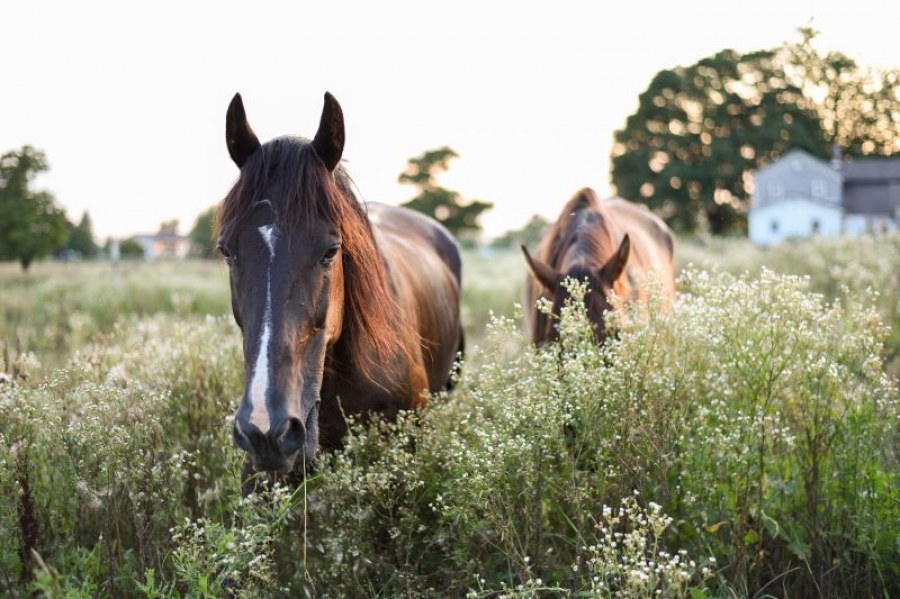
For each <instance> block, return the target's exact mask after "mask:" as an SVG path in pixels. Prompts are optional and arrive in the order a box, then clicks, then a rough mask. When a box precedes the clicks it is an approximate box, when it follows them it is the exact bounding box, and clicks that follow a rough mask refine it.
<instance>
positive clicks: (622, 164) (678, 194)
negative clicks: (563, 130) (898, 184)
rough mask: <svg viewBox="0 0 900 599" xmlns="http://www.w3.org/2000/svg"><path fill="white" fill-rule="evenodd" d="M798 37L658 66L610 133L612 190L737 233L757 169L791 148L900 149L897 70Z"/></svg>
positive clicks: (693, 225)
mask: <svg viewBox="0 0 900 599" xmlns="http://www.w3.org/2000/svg"><path fill="white" fill-rule="evenodd" d="M801 34H802V35H803V39H802V41H801V42H799V43H795V44H785V45H784V46H783V47H781V48H777V49H774V50H763V51H757V52H752V53H748V54H740V53H738V52H735V51H734V50H722V51H721V52H719V53H717V54H715V55H714V56H710V57H708V58H704V59H703V60H700V61H698V62H697V63H696V64H694V65H691V66H689V67H676V68H674V69H667V70H664V71H661V72H660V73H658V74H657V75H656V76H655V77H654V78H653V80H652V81H651V82H650V85H649V87H648V88H647V90H646V91H644V93H642V94H641V95H640V97H639V107H638V110H637V112H635V113H634V114H633V115H631V116H630V117H628V119H627V121H626V123H625V127H624V128H623V129H622V130H620V131H616V133H615V144H614V145H613V151H612V160H611V163H612V166H611V168H612V181H613V184H614V185H615V187H616V189H617V190H618V193H619V194H620V195H622V196H623V197H626V198H629V199H633V200H640V201H643V202H645V203H646V204H647V205H648V206H650V207H651V208H652V209H653V210H654V211H656V212H657V213H658V214H659V215H660V216H662V217H663V218H664V219H665V220H666V221H667V222H668V223H669V224H670V225H672V226H673V227H674V228H676V229H678V230H683V231H693V230H696V229H698V228H705V227H708V228H709V229H710V231H711V232H713V233H717V234H721V233H727V232H734V231H743V230H744V229H745V228H746V212H747V209H748V207H749V201H750V196H751V194H752V175H753V173H754V172H755V171H756V170H757V169H759V168H760V167H761V166H763V165H765V164H768V163H770V162H772V161H774V160H775V159H777V158H778V157H780V156H781V155H782V154H784V153H785V152H786V151H787V150H789V149H791V148H795V147H799V148H803V149H805V150H807V151H808V152H810V153H811V154H813V155H817V156H820V157H822V158H825V157H827V156H829V155H830V153H831V152H830V144H831V143H833V142H834V143H839V144H841V145H842V146H844V147H845V149H846V151H847V153H849V154H851V155H860V154H864V153H873V152H878V153H882V154H889V153H893V152H896V151H897V150H898V149H900V148H898V147H897V143H898V141H897V140H898V139H900V137H898V128H897V126H896V120H897V119H900V97H898V94H897V90H898V86H897V84H896V81H897V77H896V74H883V76H881V77H880V78H879V79H878V80H877V81H874V80H872V79H871V77H870V76H869V75H867V74H865V73H862V72H861V71H859V70H858V69H857V67H856V66H855V63H853V62H852V61H850V60H849V59H847V58H846V57H844V56H843V55H840V54H836V53H832V54H828V55H826V56H824V57H823V56H820V55H819V54H818V53H816V52H815V50H814V49H813V48H812V45H811V41H812V39H813V37H814V32H811V30H809V31H807V30H801ZM872 107H877V108H878V110H876V111H875V112H876V113H881V112H882V111H887V113H888V115H890V116H884V115H881V114H870V113H872V110H871V108H872ZM866 114H869V115H870V116H869V117H868V118H864V116H863V115H866ZM888 124H890V125H891V126H893V127H894V128H893V129H892V130H891V131H892V132H890V133H888V134H886V135H881V136H880V137H879V135H877V134H876V133H877V131H876V130H877V129H878V128H879V127H881V126H886V125H888ZM892 144H893V147H894V149H893V150H891V145H892Z"/></svg>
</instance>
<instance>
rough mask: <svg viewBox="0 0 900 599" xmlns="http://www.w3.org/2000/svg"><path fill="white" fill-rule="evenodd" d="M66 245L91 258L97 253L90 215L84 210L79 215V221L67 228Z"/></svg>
mask: <svg viewBox="0 0 900 599" xmlns="http://www.w3.org/2000/svg"><path fill="white" fill-rule="evenodd" d="M66 247H67V248H69V249H71V250H75V251H76V252H78V253H80V254H81V255H82V256H84V257H85V258H93V257H94V256H96V255H97V251H98V247H97V244H96V243H95V242H94V231H93V226H92V224H91V215H90V214H88V213H87V211H85V213H84V214H83V215H82V216H81V222H80V223H78V225H77V226H71V227H70V229H69V241H68V243H67V244H66Z"/></svg>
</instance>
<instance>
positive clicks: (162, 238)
mask: <svg viewBox="0 0 900 599" xmlns="http://www.w3.org/2000/svg"><path fill="white" fill-rule="evenodd" d="M134 240H135V241H136V242H138V243H139V244H140V246H141V247H142V248H143V249H144V260H146V261H148V262H152V261H153V260H158V259H179V260H180V259H182V258H185V257H186V256H187V255H188V252H189V251H190V249H191V241H190V239H188V238H187V237H184V236H182V235H174V234H171V233H156V234H154V235H137V236H135V238H134Z"/></svg>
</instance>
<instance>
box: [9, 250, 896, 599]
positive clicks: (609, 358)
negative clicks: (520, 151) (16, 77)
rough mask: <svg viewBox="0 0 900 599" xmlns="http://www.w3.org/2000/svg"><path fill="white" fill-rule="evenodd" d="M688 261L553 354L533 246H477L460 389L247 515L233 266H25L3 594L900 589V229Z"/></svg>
mask: <svg viewBox="0 0 900 599" xmlns="http://www.w3.org/2000/svg"><path fill="white" fill-rule="evenodd" d="M679 265H680V268H681V271H682V272H681V279H680V285H681V293H680V295H679V300H678V302H677V304H676V306H675V307H674V309H673V310H672V311H671V312H669V313H661V312H660V311H658V310H653V309H650V310H649V311H648V310H640V309H638V308H629V309H627V310H622V311H621V312H619V313H618V314H617V315H616V316H614V317H613V318H612V321H611V324H612V325H613V326H615V327H616V329H617V330H618V335H617V338H616V339H615V340H614V341H612V342H610V343H609V344H607V345H606V346H605V347H603V348H597V347H594V346H593V344H592V343H590V332H589V330H588V328H587V326H586V323H585V321H584V316H583V314H582V313H581V311H580V309H579V306H578V304H577V303H576V304H573V305H572V306H571V307H570V308H569V310H568V311H567V313H566V314H565V315H564V317H563V321H562V323H561V327H562V341H561V343H560V344H559V345H558V346H556V347H555V348H553V349H552V350H550V351H542V352H535V351H532V350H530V349H529V348H528V346H527V343H526V342H525V340H524V339H523V336H522V334H521V324H520V319H519V318H517V317H516V309H515V308H514V304H515V303H516V302H519V301H521V300H520V295H521V282H522V278H523V277H524V263H523V261H522V259H521V256H520V255H519V253H518V252H494V253H486V252H485V253H470V254H467V255H466V256H465V258H464V269H465V270H464V277H465V280H464V302H463V303H464V306H463V316H464V323H465V326H466V332H467V338H468V342H469V348H470V351H469V352H468V354H469V361H468V362H467V364H466V365H465V367H464V375H463V380H462V384H461V386H460V387H459V388H458V390H457V391H455V392H454V394H453V395H452V396H450V397H443V396H440V397H436V398H434V399H433V401H432V404H431V407H430V408H429V409H428V410H427V411H426V412H424V413H420V414H409V415H406V416H405V417H403V418H401V419H400V421H398V422H396V423H393V424H385V423H376V424H375V425H373V426H372V427H370V428H365V427H361V426H356V427H354V429H353V433H352V435H351V436H350V437H349V438H348V442H347V448H346V450H345V451H343V452H340V453H338V454H334V455H330V456H325V457H323V459H322V460H321V463H320V464H319V465H318V467H317V470H316V474H315V475H313V476H311V477H310V478H309V479H308V480H307V481H306V484H305V485H302V486H301V487H299V488H296V489H286V488H281V487H278V488H275V489H273V490H272V491H271V492H269V493H267V494H265V495H262V496H251V497H250V498H247V499H242V498H241V497H240V480H239V479H240V475H239V471H240V462H241V459H242V456H241V454H240V452H239V450H237V449H235V448H234V447H233V446H232V443H231V439H230V430H229V426H228V417H229V416H230V414H231V413H232V412H233V409H234V404H235V401H236V398H237V397H238V395H239V393H240V391H241V389H242V384H243V381H242V377H243V364H242V361H241V357H240V338H239V333H238V330H237V327H236V326H235V325H234V323H233V321H232V319H231V316H230V314H229V312H230V310H229V306H230V303H229V297H228V285H227V273H226V271H225V269H224V267H223V266H222V265H220V264H218V263H200V262H194V263H191V262H188V263H159V264H143V263H132V264H122V265H120V266H119V267H118V268H113V267H112V266H111V265H109V264H103V263H96V264H89V263H86V264H49V263H48V264H38V265H35V267H34V268H33V271H32V273H31V274H29V275H27V276H25V275H22V274H20V273H19V272H18V270H17V268H16V267H15V266H14V265H12V264H3V265H0V290H2V291H0V344H2V346H0V349H2V355H0V358H2V360H0V371H2V372H3V373H5V375H4V382H0V531H2V532H3V533H4V534H5V536H6V538H7V539H8V542H7V543H4V544H3V545H0V594H3V595H12V596H26V595H30V594H32V593H33V592H39V593H43V594H45V595H47V596H54V597H56V596H69V597H94V596H138V597H142V596H146V597H169V596H197V597H217V596H225V595H233V596H247V597H259V596H282V595H290V596H304V595H306V596H337V597H343V596H347V597H357V596H389V597H394V596H412V597H446V596H474V597H488V596H490V597H493V596H501V595H502V596H572V595H576V596H600V597H605V596H609V597H613V596H626V597H655V596H690V597H694V598H697V597H713V596H765V595H771V596H792V597H796V596H800V597H805V596H809V597H818V596H854V597H856V596H861V597H865V596H879V597H881V596H884V597H887V596H894V595H897V594H900V541H898V539H900V463H898V455H900V426H898V424H900V392H898V364H900V277H898V275H897V273H898V272H900V237H881V238H862V239H847V240H818V241H814V242H808V243H797V244H789V245H786V246H782V247H780V248H776V249H773V250H769V251H763V250H759V249H757V248H754V247H752V246H750V245H749V244H746V243H745V242H743V241H737V240H693V239H691V240H682V241H681V243H680V244H679ZM574 292H575V293H576V294H577V293H578V292H579V290H578V289H575V290H574ZM491 313H493V315H494V317H493V318H492V317H491ZM412 448H415V450H414V451H413V449H412Z"/></svg>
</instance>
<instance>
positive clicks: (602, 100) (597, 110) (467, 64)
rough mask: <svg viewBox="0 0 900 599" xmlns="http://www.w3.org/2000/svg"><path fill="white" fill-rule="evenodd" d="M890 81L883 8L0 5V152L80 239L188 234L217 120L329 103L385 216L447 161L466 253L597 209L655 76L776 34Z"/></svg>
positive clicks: (205, 202)
mask: <svg viewBox="0 0 900 599" xmlns="http://www.w3.org/2000/svg"><path fill="white" fill-rule="evenodd" d="M811 17H812V18H813V26H814V27H816V28H817V29H819V30H820V31H821V32H822V35H821V36H820V43H819V45H820V46H821V47H822V48H826V49H836V50H840V51H842V52H844V53H845V54H848V55H849V56H850V57H852V58H855V59H856V60H857V61H859V62H860V63H862V64H864V65H871V66H880V67H900V39H898V35H897V28H898V26H900V2H896V1H883V2H876V1H855V2H840V3H839V2H833V3H832V2H828V3H825V2H822V1H821V0H817V1H815V2H813V1H800V2H791V1H786V0H780V1H770V0H757V1H754V2H728V1H727V0H726V1H723V0H713V1H702V2H690V1H685V2H658V1H655V0H653V1H650V0H645V1H638V2H626V1H617V2H608V3H603V2H599V1H594V2H565V1H560V0H556V1H553V2H540V3H538V2H526V1H522V0H519V1H515V2H499V1H491V0H479V1H475V2H469V1H460V0H454V1H447V2H442V3H439V4H437V3H430V2H425V1H423V0H419V1H414V2H395V1H390V0H369V1H366V2H339V1H332V2H326V1H322V2H317V3H309V2H299V1H294V2H240V3H236V2H199V1H198V2H191V1H186V0H185V1H180V2H168V1H156V2H147V3H134V2H122V1H117V2H95V1H81V2H71V1H66V2H44V1H39V0H27V1H23V0H2V4H0V64H2V76H0V153H3V152H6V151H9V150H13V149H17V148H19V147H20V146H22V145H23V144H31V145H33V146H36V147H37V148H40V149H41V150H43V151H44V152H45V153H46V154H47V158H48V160H49V162H50V165H51V172H50V173H48V174H46V175H44V176H42V177H40V178H39V179H38V180H37V185H36V186H37V187H38V188H43V189H48V190H50V191H51V192H53V193H54V195H55V196H56V199H57V201H58V202H59V204H60V205H62V206H63V207H64V208H65V209H66V212H67V213H68V215H69V218H70V219H71V220H74V221H76V222H77V221H78V220H79V219H80V218H81V214H82V212H83V211H84V210H87V211H89V212H90V214H91V218H92V220H93V223H94V232H95V234H96V235H97V237H98V241H100V242H102V241H103V240H104V239H105V238H106V237H107V236H127V235H131V234H135V233H149V232H154V231H156V230H157V228H158V226H159V223H160V222H162V221H163V220H168V219H173V218H177V219H179V221H180V223H181V226H180V231H181V232H182V233H187V232H188V231H189V230H190V228H191V227H192V226H193V224H194V220H195V219H196V217H197V215H198V214H199V213H200V212H201V211H203V210H204V209H205V208H207V207H209V206H211V205H213V204H215V203H216V202H218V201H219V200H220V199H221V198H222V197H223V196H224V194H225V192H226V191H227V190H228V188H229V186H230V185H231V183H232V182H233V181H234V179H235V177H236V175H237V169H236V167H235V166H234V164H233V163H232V162H231V160H230V159H229V157H228V153H227V150H226V148H225V134H224V127H225V110H226V108H227V106H228V102H229V101H230V100H231V97H232V95H233V94H234V93H235V92H238V91H239V92H241V95H242V96H243V98H244V105H245V107H246V109H247V114H248V117H249V120H250V123H251V125H252V126H253V128H254V129H255V131H256V133H257V135H258V136H259V137H260V139H261V140H262V141H266V140H268V139H271V138H272V137H277V136H279V135H284V134H295V135H303V136H307V137H311V136H312V135H313V134H314V133H315V129H316V126H317V124H318V119H319V115H320V112H321V107H322V95H323V93H324V92H325V91H326V90H328V91H330V92H332V93H333V94H334V95H335V97H337V99H338V101H339V102H340V103H341V105H342V106H343V109H344V117H345V122H346V128H347V143H346V146H345V149H344V158H345V167H346V169H347V170H348V172H349V173H350V175H351V176H352V177H353V178H354V180H355V181H356V184H357V187H358V189H359V191H360V192H361V195H362V199H365V200H379V201H384V202H387V203H391V204H397V203H400V202H403V201H405V200H407V199H409V198H410V197H412V195H413V194H414V192H413V189H412V188H411V187H407V186H401V185H399V184H398V183H397V175H398V174H399V173H400V172H401V171H402V170H403V169H404V168H405V166H406V162H407V159H409V158H410V157H412V156H415V155H418V154H420V153H421V152H423V151H425V150H427V149H431V148H435V147H439V146H443V145H449V146H451V147H452V148H453V149H455V150H456V151H457V152H458V153H459V154H460V158H458V159H457V160H455V161H454V162H452V163H451V168H450V171H449V172H447V173H446V174H444V175H443V176H441V178H440V179H439V183H441V184H442V185H444V186H446V187H450V188H453V189H456V190H458V191H459V192H460V193H461V194H462V195H463V197H465V198H477V199H483V200H488V201H492V202H494V203H495V208H494V209H493V210H492V211H490V212H489V213H487V214H486V215H485V216H484V218H483V220H482V222H483V224H484V226H485V233H486V237H492V236H495V235H497V234H499V233H502V232H503V231H505V230H507V229H509V228H512V227H518V226H521V225H522V224H523V223H524V222H525V221H527V220H528V218H529V217H530V216H531V215H532V214H535V213H540V214H544V215H545V216H548V217H555V216H556V214H557V213H558V211H559V209H560V207H561V205H562V204H563V203H564V202H565V201H566V200H567V199H568V198H569V197H570V196H571V195H572V194H573V193H574V192H575V191H577V190H578V189H579V188H581V187H583V186H592V187H594V188H596V189H597V190H598V191H599V192H600V193H601V194H603V195H606V194H608V193H610V185H609V153H610V146H611V144H612V135H613V131H614V130H615V129H617V128H621V127H622V126H623V125H624V123H625V119H626V117H627V116H628V115H629V114H631V113H633V112H634V110H635V109H636V107H637V100H638V95H639V94H640V93H641V92H642V91H644V89H645V88H646V87H647V85H648V84H649V82H650V79H651V78H652V77H653V76H654V75H655V74H656V73H657V72H658V71H660V70H661V69H664V68H670V67H673V66H676V65H689V64H692V63H694V62H696V61H697V60H698V59H700V58H703V57H705V56H708V55H710V54H713V53H714V52H716V51H718V50H720V49H723V48H726V47H731V48H735V49H737V50H740V51H750V50H756V49H762V48H770V47H774V46H777V45H778V44H780V43H781V42H783V41H784V40H786V39H788V38H793V36H794V29H795V28H796V27H797V26H798V25H802V24H805V23H807V22H808V21H809V19H810V18H811Z"/></svg>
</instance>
